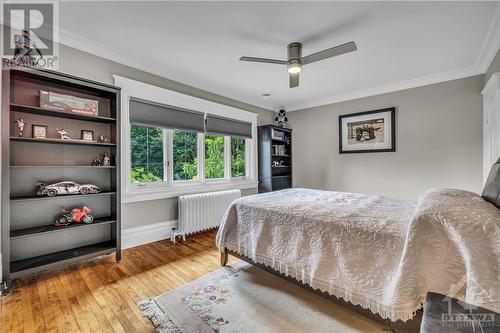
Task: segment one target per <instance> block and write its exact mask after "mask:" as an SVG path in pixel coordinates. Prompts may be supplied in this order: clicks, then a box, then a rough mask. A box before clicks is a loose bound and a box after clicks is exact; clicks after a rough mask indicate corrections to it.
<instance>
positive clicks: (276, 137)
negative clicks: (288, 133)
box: [271, 128, 285, 141]
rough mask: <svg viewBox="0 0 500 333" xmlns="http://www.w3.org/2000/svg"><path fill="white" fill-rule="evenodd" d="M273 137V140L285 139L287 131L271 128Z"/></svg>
mask: <svg viewBox="0 0 500 333" xmlns="http://www.w3.org/2000/svg"><path fill="white" fill-rule="evenodd" d="M271 138H272V139H273V140H278V141H285V132H283V131H279V130H276V129H274V128H271Z"/></svg>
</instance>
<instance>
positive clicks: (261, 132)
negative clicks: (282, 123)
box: [258, 125, 293, 193]
mask: <svg viewBox="0 0 500 333" xmlns="http://www.w3.org/2000/svg"><path fill="white" fill-rule="evenodd" d="M273 134H274V137H273ZM278 137H279V138H282V139H278ZM258 140H259V142H258V144H259V149H258V152H259V193H263V192H270V191H277V190H282V189H286V188H290V187H292V175H291V172H292V142H293V141H292V130H291V129H289V128H282V127H278V126H274V125H264V126H259V128H258ZM278 148H279V149H278ZM276 153H279V154H282V155H278V154H276ZM276 161H278V162H279V163H280V164H286V165H273V162H276Z"/></svg>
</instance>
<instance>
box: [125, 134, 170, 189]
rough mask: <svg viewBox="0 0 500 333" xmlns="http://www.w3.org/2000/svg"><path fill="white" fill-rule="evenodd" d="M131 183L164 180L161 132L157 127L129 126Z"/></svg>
mask: <svg viewBox="0 0 500 333" xmlns="http://www.w3.org/2000/svg"><path fill="white" fill-rule="evenodd" d="M130 146H131V152H132V153H131V170H130V181H131V182H132V183H151V182H160V181H162V180H163V179H164V177H163V175H164V168H163V165H164V164H163V150H164V149H163V130H162V129H161V128H157V127H146V126H139V125H131V126H130Z"/></svg>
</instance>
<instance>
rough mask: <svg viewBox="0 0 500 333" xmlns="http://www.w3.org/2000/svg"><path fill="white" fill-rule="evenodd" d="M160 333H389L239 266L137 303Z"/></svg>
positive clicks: (257, 270)
mask: <svg viewBox="0 0 500 333" xmlns="http://www.w3.org/2000/svg"><path fill="white" fill-rule="evenodd" d="M139 307H140V309H141V311H142V313H143V314H144V315H145V316H147V317H148V318H149V319H150V320H151V322H152V323H153V325H154V326H155V328H156V330H157V331H158V332H161V333H170V332H176V333H178V332H179V333H180V332H182V333H198V332H200V333H209V332H211V333H213V332H218V333H226V332H234V333H236V332H241V333H247V332H248V333H250V332H251V333H268V332H269V333H271V332H273V333H275V332H287V333H289V332H290V333H293V332H297V333H298V332H311V333H312V332H325V333H329V332H331V333H334V332H335V333H337V332H338V333H351V332H367V333H368V332H370V333H378V332H387V331H388V330H389V329H388V328H387V327H386V326H384V325H383V324H381V323H378V322H375V321H373V320H371V319H369V318H367V317H364V316H362V315H360V314H358V313H356V312H354V311H352V310H351V309H348V308H345V307H342V306H341V305H338V304H336V303H334V302H332V301H330V300H328V299H327V298H324V297H321V296H319V295H317V294H315V293H313V292H311V291H309V290H306V289H303V288H301V287H299V286H297V285H295V284H293V283H291V282H288V281H286V280H284V279H281V278H279V277H277V276H275V275H273V274H271V273H269V272H266V271H264V270H262V269H260V268H257V267H254V266H252V265H249V264H247V263H245V262H243V261H238V262H237V263H235V264H234V265H232V266H227V267H224V268H221V269H219V270H218V271H216V272H214V273H212V274H210V275H207V276H205V277H203V278H201V279H199V280H197V281H194V282H192V283H191V284H188V285H186V286H184V287H181V288H178V289H175V290H173V291H170V292H168V293H165V294H163V295H160V296H158V297H155V298H153V299H151V300H147V301H142V302H140V303H139Z"/></svg>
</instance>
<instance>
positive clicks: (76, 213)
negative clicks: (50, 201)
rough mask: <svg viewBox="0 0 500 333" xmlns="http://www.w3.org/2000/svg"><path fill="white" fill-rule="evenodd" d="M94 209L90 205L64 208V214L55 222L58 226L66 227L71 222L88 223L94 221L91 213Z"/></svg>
mask: <svg viewBox="0 0 500 333" xmlns="http://www.w3.org/2000/svg"><path fill="white" fill-rule="evenodd" d="M90 213H92V209H90V208H88V207H85V206H84V207H82V208H73V209H71V210H68V209H65V208H63V209H62V214H61V215H60V216H59V217H58V218H57V219H56V222H55V223H54V225H55V226H57V227H64V226H67V225H69V224H71V223H86V224H90V223H92V222H94V216H92V215H90Z"/></svg>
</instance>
